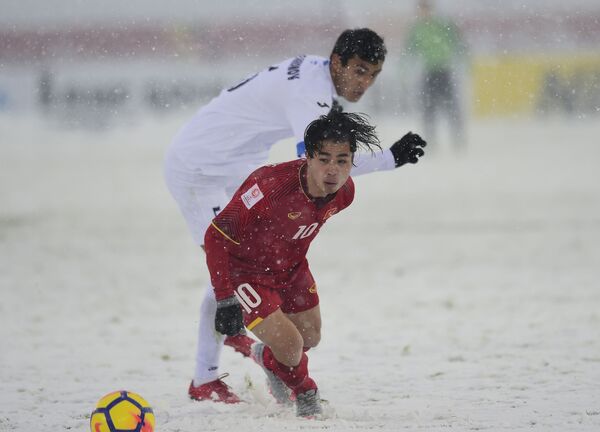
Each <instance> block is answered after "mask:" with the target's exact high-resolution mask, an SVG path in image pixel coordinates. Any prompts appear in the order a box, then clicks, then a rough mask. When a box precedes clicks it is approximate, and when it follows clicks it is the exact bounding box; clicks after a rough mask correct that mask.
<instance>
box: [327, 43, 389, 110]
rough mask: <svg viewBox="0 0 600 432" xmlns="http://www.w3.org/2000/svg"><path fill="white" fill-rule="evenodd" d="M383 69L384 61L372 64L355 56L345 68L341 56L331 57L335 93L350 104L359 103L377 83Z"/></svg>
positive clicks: (334, 55)
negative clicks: (376, 80)
mask: <svg viewBox="0 0 600 432" xmlns="http://www.w3.org/2000/svg"><path fill="white" fill-rule="evenodd" d="M382 68H383V61H380V62H378V63H377V64H372V63H369V62H368V61H365V60H361V59H360V58H359V57H358V56H354V57H352V58H351V59H350V60H348V64H347V65H346V66H344V65H342V60H341V59H340V56H339V55H337V54H333V55H332V56H331V79H332V80H333V85H334V86H335V91H336V92H337V94H338V95H340V96H342V97H343V98H344V99H346V100H347V101H349V102H358V100H359V99H360V98H361V97H362V95H363V94H364V93H365V92H366V91H367V89H368V88H369V87H371V85H372V84H373V83H374V82H375V79H376V78H377V75H379V73H380V72H381V69H382Z"/></svg>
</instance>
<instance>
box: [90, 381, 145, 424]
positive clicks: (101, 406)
mask: <svg viewBox="0 0 600 432" xmlns="http://www.w3.org/2000/svg"><path fill="white" fill-rule="evenodd" d="M90 430H91V431H92V432H153V431H154V413H153V412H152V408H150V405H148V402H146V401H145V400H144V398H143V397H141V396H140V395H138V394H136V393H133V392H130V391H125V390H122V391H116V392H112V393H109V394H107V395H106V396H104V397H103V398H102V399H100V400H99V401H98V404H97V405H96V409H95V410H94V412H93V413H92V417H91V418H90Z"/></svg>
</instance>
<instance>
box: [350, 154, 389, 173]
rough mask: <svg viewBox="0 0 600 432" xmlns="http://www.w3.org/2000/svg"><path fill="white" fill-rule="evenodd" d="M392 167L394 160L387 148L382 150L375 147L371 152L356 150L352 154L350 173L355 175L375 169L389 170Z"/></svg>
mask: <svg viewBox="0 0 600 432" xmlns="http://www.w3.org/2000/svg"><path fill="white" fill-rule="evenodd" d="M394 168H396V162H395V161H394V155H393V154H392V151H391V150H390V149H389V148H387V149H383V150H382V151H379V149H377V150H375V153H372V154H371V152H369V151H366V152H365V151H357V152H356V153H355V154H354V166H353V167H352V171H351V173H350V174H351V175H352V176H353V177H356V176H359V175H362V174H368V173H371V172H375V171H390V170H393V169H394Z"/></svg>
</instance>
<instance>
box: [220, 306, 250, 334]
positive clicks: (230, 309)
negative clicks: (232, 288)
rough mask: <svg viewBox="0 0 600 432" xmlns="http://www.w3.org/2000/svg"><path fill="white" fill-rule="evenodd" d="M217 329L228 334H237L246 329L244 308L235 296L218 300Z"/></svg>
mask: <svg viewBox="0 0 600 432" xmlns="http://www.w3.org/2000/svg"><path fill="white" fill-rule="evenodd" d="M215 329H216V330H217V331H218V332H219V333H221V334H224V335H227V336H235V335H237V334H239V333H241V332H242V330H243V329H244V318H243V316H242V308H241V306H240V304H239V303H238V302H237V299H236V298H235V297H229V298H227V299H225V300H220V301H217V313H216V314H215Z"/></svg>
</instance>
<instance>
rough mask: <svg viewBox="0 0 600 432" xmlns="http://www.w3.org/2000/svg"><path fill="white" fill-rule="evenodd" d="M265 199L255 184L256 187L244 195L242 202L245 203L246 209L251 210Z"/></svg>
mask: <svg viewBox="0 0 600 432" xmlns="http://www.w3.org/2000/svg"><path fill="white" fill-rule="evenodd" d="M264 197H265V196H264V195H263V193H262V191H261V190H260V188H259V187H258V184H256V183H254V186H252V187H251V188H250V189H248V190H247V191H246V193H244V194H242V202H243V203H244V205H245V206H246V208H247V209H248V210H250V209H251V208H252V207H253V206H254V204H256V203H257V202H259V201H260V200H261V199H263V198H264Z"/></svg>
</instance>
